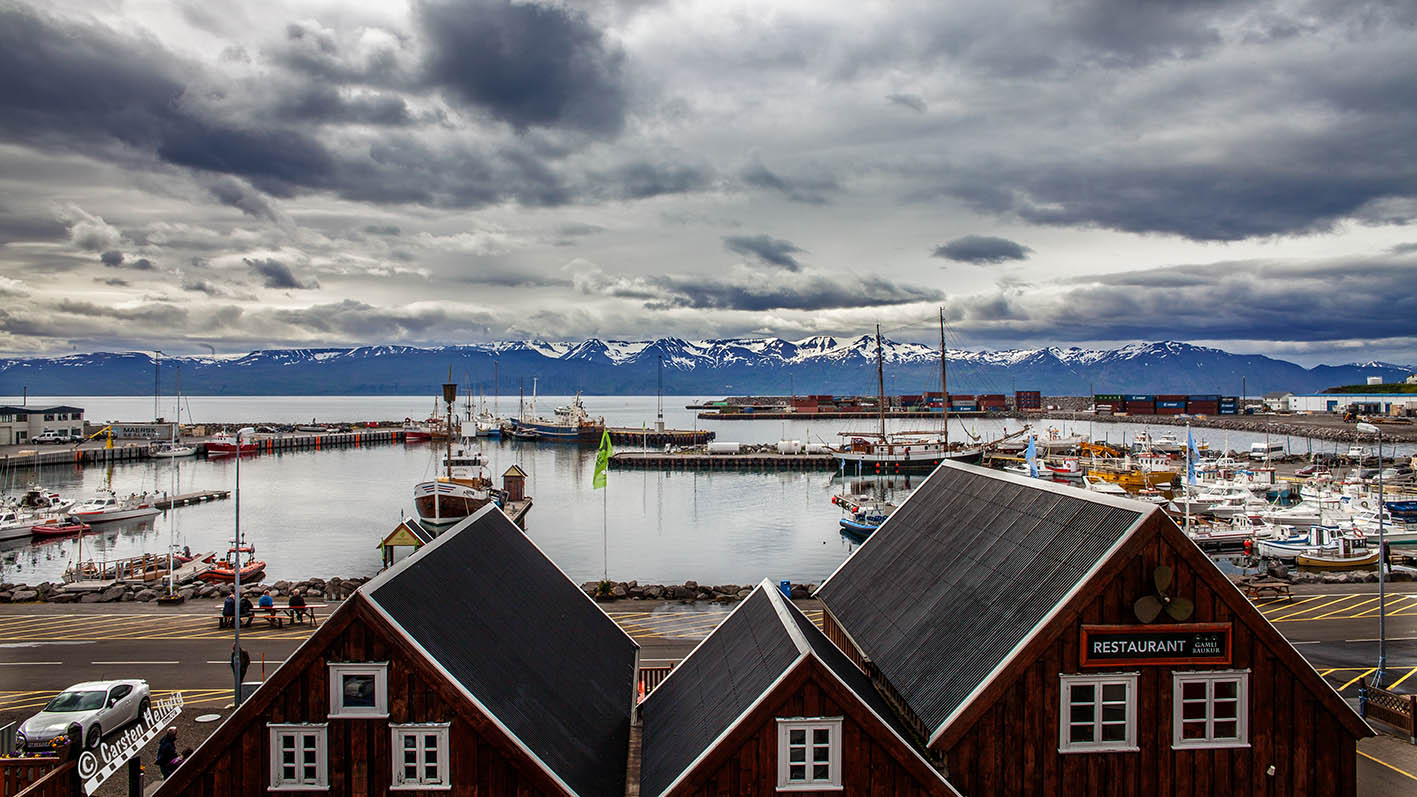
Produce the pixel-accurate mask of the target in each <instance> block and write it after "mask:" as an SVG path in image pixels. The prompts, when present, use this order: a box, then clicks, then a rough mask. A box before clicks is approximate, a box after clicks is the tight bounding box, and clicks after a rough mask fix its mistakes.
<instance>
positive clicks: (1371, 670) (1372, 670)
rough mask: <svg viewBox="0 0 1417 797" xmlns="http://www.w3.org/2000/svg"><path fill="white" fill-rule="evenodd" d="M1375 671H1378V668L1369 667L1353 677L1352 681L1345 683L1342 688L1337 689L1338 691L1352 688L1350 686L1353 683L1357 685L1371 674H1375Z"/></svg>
mask: <svg viewBox="0 0 1417 797" xmlns="http://www.w3.org/2000/svg"><path fill="white" fill-rule="evenodd" d="M1377 671H1378V668H1377V667H1369V668H1368V669H1366V670H1364V671H1362V672H1360V673H1358V675H1357V677H1355V678H1354V679H1353V680H1351V681H1349V682H1347V683H1345V684H1344V685H1343V686H1340V687H1338V691H1340V692H1342V691H1343V690H1344V689H1347V688H1348V687H1350V686H1352V685H1353V684H1355V683H1358V682H1359V681H1361V680H1363V679H1364V678H1366V677H1367V676H1369V675H1371V674H1373V673H1375V672H1377Z"/></svg>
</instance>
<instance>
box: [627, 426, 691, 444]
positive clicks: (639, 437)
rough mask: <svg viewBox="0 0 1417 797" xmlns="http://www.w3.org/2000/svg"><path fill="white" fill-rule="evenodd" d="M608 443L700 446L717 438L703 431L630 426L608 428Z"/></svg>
mask: <svg viewBox="0 0 1417 797" xmlns="http://www.w3.org/2000/svg"><path fill="white" fill-rule="evenodd" d="M605 431H607V432H609V433H610V442H612V443H614V444H616V445H631V446H634V445H641V446H701V445H704V444H706V443H708V442H709V441H710V440H713V439H714V438H715V437H717V436H718V433H717V432H710V431H706V430H704V429H694V430H692V431H691V430H688V429H661V430H658V431H656V430H654V429H647V428H640V429H636V428H634V427H632V426H610V427H606V429H605Z"/></svg>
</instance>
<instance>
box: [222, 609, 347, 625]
mask: <svg viewBox="0 0 1417 797" xmlns="http://www.w3.org/2000/svg"><path fill="white" fill-rule="evenodd" d="M327 607H328V604H325V603H307V604H305V605H304V606H272V607H271V608H269V609H267V608H262V607H260V606H257V607H255V608H253V609H252V610H251V611H250V612H247V613H246V614H243V615H241V621H242V622H241V625H242V626H244V627H247V628H249V627H250V626H251V623H252V621H254V620H255V619H256V618H258V617H259V618H260V619H262V620H265V621H266V623H267V624H268V625H272V626H275V627H276V628H280V627H281V626H282V625H284V624H285V623H286V622H291V623H297V624H298V623H303V622H305V620H307V619H308V620H309V621H310V624H311V625H319V624H320V619H319V616H318V615H317V614H316V612H317V610H320V609H324V608H327ZM217 613H218V618H217V627H218V628H230V627H231V617H229V616H227V615H225V614H222V613H221V609H218V610H217ZM282 615H284V616H282Z"/></svg>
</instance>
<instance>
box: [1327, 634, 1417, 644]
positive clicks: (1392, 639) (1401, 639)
mask: <svg viewBox="0 0 1417 797" xmlns="http://www.w3.org/2000/svg"><path fill="white" fill-rule="evenodd" d="M1343 641H1344V642H1347V643H1349V644H1352V643H1354V642H1377V641H1379V640H1378V638H1377V637H1370V638H1367V639H1345V640H1343ZM1387 641H1389V642H1413V641H1417V636H1390V637H1388V638H1387Z"/></svg>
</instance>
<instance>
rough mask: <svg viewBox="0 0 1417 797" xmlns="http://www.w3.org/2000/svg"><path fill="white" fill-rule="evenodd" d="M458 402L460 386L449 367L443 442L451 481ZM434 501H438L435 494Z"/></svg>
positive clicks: (445, 389) (445, 465) (445, 393)
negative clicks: (445, 426) (445, 424)
mask: <svg viewBox="0 0 1417 797" xmlns="http://www.w3.org/2000/svg"><path fill="white" fill-rule="evenodd" d="M457 400H458V386H457V384H456V383H455V382H453V367H452V366H451V365H450V366H448V381H447V382H446V383H444V385H443V403H444V404H447V405H448V428H447V430H446V431H447V433H448V434H447V435H446V437H445V438H444V440H443V444H444V446H443V447H444V455H443V467H444V468H445V469H446V473H447V477H448V480H449V481H452V478H453V404H455V403H457ZM433 500H434V501H435V502H436V501H437V500H438V498H437V495H436V494H435V495H434V497H433Z"/></svg>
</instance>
